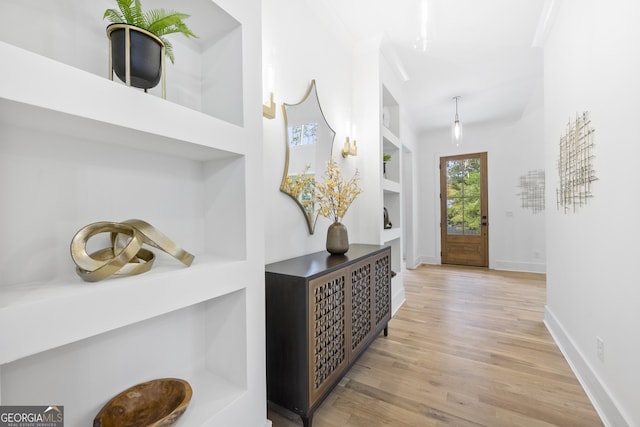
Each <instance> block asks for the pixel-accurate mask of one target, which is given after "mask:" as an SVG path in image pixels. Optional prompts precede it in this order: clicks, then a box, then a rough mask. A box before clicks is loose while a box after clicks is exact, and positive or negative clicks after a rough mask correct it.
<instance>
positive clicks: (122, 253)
mask: <svg viewBox="0 0 640 427" xmlns="http://www.w3.org/2000/svg"><path fill="white" fill-rule="evenodd" d="M100 233H110V238H111V246H110V247H108V248H104V249H100V250H99V251H96V252H93V253H91V254H88V253H87V242H88V241H89V239H91V238H92V237H93V236H95V235H97V234H100ZM144 243H146V244H148V245H150V246H153V247H154V248H158V249H160V250H162V251H164V252H166V253H168V254H169V255H171V256H172V257H174V258H175V259H177V260H178V261H180V262H181V263H183V264H184V265H186V266H187V267H188V266H190V265H191V263H192V262H193V258H194V256H193V255H192V254H190V253H189V252H187V251H185V250H184V249H182V248H180V247H179V246H178V245H176V244H175V243H174V242H173V241H172V240H171V239H169V238H168V237H167V236H165V235H164V234H162V233H161V232H159V231H158V230H156V229H155V228H154V227H153V226H152V225H151V224H149V223H147V222H145V221H142V220H139V219H128V220H126V221H122V222H106V221H104V222H95V223H93V224H89V225H87V226H85V227H83V228H81V229H80V230H79V231H78V232H77V233H76V235H75V236H73V239H72V240H71V258H73V262H75V264H76V273H78V276H80V277H81V278H82V279H83V280H85V281H87V282H97V281H99V280H102V279H106V278H107V277H109V276H112V275H113V276H132V275H135V274H141V273H144V272H146V271H149V270H150V269H151V267H152V266H153V261H154V260H155V255H154V254H153V252H151V251H149V250H147V249H143V248H142V245H143V244H144Z"/></svg>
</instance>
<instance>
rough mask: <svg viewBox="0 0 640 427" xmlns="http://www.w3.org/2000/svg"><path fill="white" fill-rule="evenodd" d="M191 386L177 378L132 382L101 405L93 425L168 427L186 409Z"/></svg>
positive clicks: (103, 426) (96, 426) (99, 426)
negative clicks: (139, 382)
mask: <svg viewBox="0 0 640 427" xmlns="http://www.w3.org/2000/svg"><path fill="white" fill-rule="evenodd" d="M192 394H193V391H192V390H191V385H189V383H188V382H187V381H185V380H181V379H178V378H161V379H157V380H152V381H148V382H146V383H142V384H138V385H135V386H133V387H131V388H128V389H126V390H125V391H123V392H122V393H120V394H118V395H117V396H115V397H114V398H113V399H111V400H110V401H109V402H107V404H106V405H104V406H103V407H102V409H101V410H100V412H98V415H96V417H95V418H94V420H93V427H170V426H172V425H174V424H175V423H176V421H177V420H178V418H180V416H181V415H182V414H183V413H184V411H186V410H187V406H189V402H190V401H191V395H192Z"/></svg>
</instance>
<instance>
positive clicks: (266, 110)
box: [262, 92, 276, 119]
mask: <svg viewBox="0 0 640 427" xmlns="http://www.w3.org/2000/svg"><path fill="white" fill-rule="evenodd" d="M262 117H264V118H267V119H275V118H276V103H275V102H274V101H273V92H269V104H262Z"/></svg>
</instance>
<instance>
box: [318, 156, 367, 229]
mask: <svg viewBox="0 0 640 427" xmlns="http://www.w3.org/2000/svg"><path fill="white" fill-rule="evenodd" d="M324 178H325V179H324V181H320V182H317V183H316V202H317V203H318V206H319V208H320V209H319V214H320V215H322V216H324V217H326V218H329V219H332V220H333V221H334V222H340V220H342V218H343V217H344V215H345V214H346V213H347V209H349V206H351V203H352V202H353V201H354V200H355V198H356V197H357V196H358V194H360V193H362V189H361V188H360V186H359V185H358V180H359V179H360V174H359V172H358V170H357V169H356V172H355V174H354V175H353V177H351V179H349V180H348V181H346V180H345V179H344V177H343V176H342V172H341V171H340V167H339V166H338V164H337V163H336V162H335V161H333V160H332V161H329V162H327V170H326V174H325V176H324Z"/></svg>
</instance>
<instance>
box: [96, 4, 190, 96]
mask: <svg viewBox="0 0 640 427" xmlns="http://www.w3.org/2000/svg"><path fill="white" fill-rule="evenodd" d="M116 3H117V5H118V8H117V9H107V10H106V11H105V12H104V16H103V19H108V20H109V21H110V22H111V24H110V25H109V26H108V27H107V37H109V44H110V48H109V49H110V51H109V62H110V64H109V76H110V77H111V78H112V79H113V74H112V73H113V71H115V73H116V75H117V76H118V78H120V80H122V81H124V82H125V83H127V85H130V86H133V87H137V88H141V89H144V90H145V91H146V90H147V89H150V88H152V87H155V86H156V85H157V84H158V82H159V81H160V78H161V77H164V56H165V55H166V56H167V57H168V58H169V60H171V62H172V63H173V62H174V59H175V58H174V55H173V46H172V45H171V43H170V42H169V41H168V40H167V39H166V37H165V36H166V35H168V34H173V33H181V34H183V35H184V36H185V37H197V36H196V35H195V34H193V32H191V30H190V29H189V27H187V25H186V24H185V23H184V22H183V21H184V20H185V19H186V18H188V17H189V15H187V14H184V13H180V12H175V11H173V10H166V9H152V10H148V11H146V12H143V11H142V6H141V4H140V0H116ZM163 83H164V79H163ZM163 97H164V84H163Z"/></svg>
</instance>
